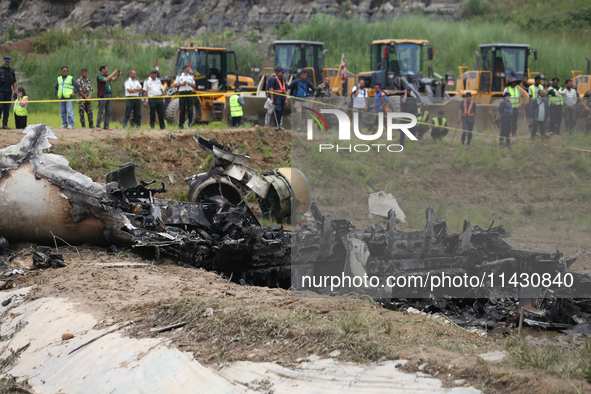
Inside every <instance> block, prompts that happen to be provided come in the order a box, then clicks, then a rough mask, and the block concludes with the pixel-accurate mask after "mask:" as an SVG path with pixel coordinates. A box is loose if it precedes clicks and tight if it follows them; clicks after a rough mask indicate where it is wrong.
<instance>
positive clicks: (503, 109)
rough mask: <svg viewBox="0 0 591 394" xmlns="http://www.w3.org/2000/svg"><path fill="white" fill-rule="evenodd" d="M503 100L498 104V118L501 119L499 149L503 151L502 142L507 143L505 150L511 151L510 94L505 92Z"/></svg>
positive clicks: (511, 112)
mask: <svg viewBox="0 0 591 394" xmlns="http://www.w3.org/2000/svg"><path fill="white" fill-rule="evenodd" d="M504 97H505V98H504V99H503V101H501V104H499V109H498V111H499V116H500V117H501V135H500V138H499V148H501V149H503V142H504V141H506V142H507V148H509V149H512V148H513V147H512V146H511V130H512V128H513V111H514V110H515V108H514V107H513V102H512V101H511V98H512V96H511V93H510V92H505V94H504Z"/></svg>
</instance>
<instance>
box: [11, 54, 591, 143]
mask: <svg viewBox="0 0 591 394" xmlns="http://www.w3.org/2000/svg"><path fill="white" fill-rule="evenodd" d="M98 71H99V72H98V74H97V76H96V97H97V98H98V99H99V100H98V113H97V116H96V123H95V122H94V114H93V110H92V105H91V101H90V100H91V99H92V98H93V96H94V88H93V84H92V82H91V80H90V79H89V78H88V74H89V71H88V70H87V69H86V68H83V69H81V70H80V77H79V78H78V79H74V77H72V76H71V75H70V74H69V68H68V67H66V66H64V67H62V69H61V75H60V76H59V77H58V78H57V80H56V82H55V86H54V91H55V92H54V93H55V96H56V98H57V99H58V100H60V102H59V107H60V114H61V118H62V126H61V127H62V128H68V129H72V128H74V127H75V120H74V108H73V106H74V101H73V100H70V99H77V102H78V113H79V118H80V125H81V127H82V128H85V127H86V120H88V126H89V127H90V128H94V127H95V124H96V130H101V125H102V129H104V130H110V129H111V128H110V127H109V125H110V121H111V99H112V94H113V91H112V83H114V82H116V81H118V79H119V77H120V76H121V70H119V69H116V70H114V71H113V72H109V66H108V65H106V64H102V65H101V66H100V67H99V70H98ZM284 75H285V70H284V69H283V68H281V67H277V68H276V69H275V74H274V75H272V76H271V77H270V78H268V80H267V85H266V91H267V92H268V94H267V102H266V103H265V108H266V109H267V113H266V116H265V127H269V126H270V124H271V120H274V121H275V122H274V123H275V129H276V130H283V126H282V125H283V112H284V108H285V105H286V103H287V98H288V97H291V98H292V100H293V109H294V114H295V117H294V124H295V126H297V128H298V130H302V128H303V127H304V126H305V124H304V122H305V120H304V117H303V115H302V109H303V108H305V106H306V101H307V100H309V99H313V98H314V97H317V98H326V97H331V96H332V94H333V87H332V86H331V85H330V82H331V80H330V78H329V77H326V78H325V79H324V80H323V81H322V82H321V83H320V84H318V86H314V84H313V83H312V81H310V80H309V79H308V75H307V73H306V72H303V73H301V75H300V76H299V78H294V79H293V81H292V82H291V83H290V84H288V83H287V82H286V81H285V78H284ZM520 82H521V81H520V80H518V79H516V78H513V79H511V80H509V81H508V86H507V87H506V88H505V90H504V92H503V97H504V99H503V100H502V101H501V103H500V104H499V106H498V110H497V112H496V117H497V124H498V125H499V128H500V135H499V147H500V148H503V147H504V146H507V147H508V148H511V147H512V145H511V137H512V136H513V137H515V136H516V134H517V123H518V119H519V114H520V111H521V110H522V107H523V101H522V100H521V99H520V97H521V93H520V89H519V88H518V87H517V85H518V84H519V83H520ZM559 82H560V81H559V79H558V78H553V79H552V83H551V84H550V85H549V86H548V88H547V90H546V89H545V87H544V85H543V84H542V80H541V78H540V76H536V77H535V80H534V84H533V85H531V86H529V88H528V93H529V97H530V99H531V105H530V107H529V113H528V114H527V115H528V116H527V118H528V119H529V127H530V130H531V140H532V143H533V142H534V141H535V139H536V136H537V135H538V133H539V135H540V139H541V141H542V142H546V141H548V135H549V134H554V135H561V124H562V120H563V119H564V125H565V131H566V133H567V134H570V133H572V132H573V131H574V126H575V123H576V105H577V104H578V101H579V95H578V93H577V91H576V89H575V88H574V87H573V81H572V80H570V79H568V80H566V83H565V87H564V88H561V87H560V86H559ZM172 86H174V87H176V88H177V89H178V95H179V98H178V100H179V108H180V111H179V112H180V113H179V128H183V127H184V124H185V121H186V122H187V124H189V125H190V124H192V122H193V120H194V119H193V115H194V114H193V97H192V96H191V94H192V93H193V91H194V89H195V87H196V86H195V80H194V77H193V73H192V70H191V66H190V65H189V64H186V65H184V67H183V72H182V73H181V74H179V75H178V76H177V77H176V79H175V81H174V85H172ZM372 88H373V90H374V93H375V96H374V98H373V100H374V101H373V104H374V105H373V110H374V112H375V113H376V114H377V113H382V114H383V113H385V112H388V104H389V98H388V96H387V95H386V94H385V93H384V92H383V90H382V86H381V85H379V84H376V85H375V86H372ZM394 93H395V94H400V95H402V97H401V110H402V112H405V113H411V114H414V115H415V116H416V117H417V121H418V124H417V125H416V126H415V127H413V128H412V129H411V131H412V132H413V134H414V135H415V136H416V137H417V138H418V139H424V138H425V135H426V134H427V133H428V132H429V130H430V131H431V137H432V138H433V139H434V140H440V139H442V138H444V137H445V136H446V135H447V134H448V132H449V130H450V128H451V127H450V126H449V124H448V122H447V119H446V118H445V112H444V111H443V110H439V111H438V113H437V116H434V117H432V118H430V116H429V115H430V114H429V110H428V108H427V106H426V104H425V103H422V102H421V100H420V98H417V97H414V96H413V95H412V89H411V87H410V86H407V87H406V89H405V90H404V91H398V92H394ZM164 94H165V93H164V86H163V85H162V82H161V81H160V78H159V71H158V69H157V68H154V69H152V70H151V71H150V77H149V78H147V79H146V80H145V81H144V82H143V83H141V82H140V81H138V79H137V72H136V71H135V70H131V71H130V72H129V78H128V79H127V80H126V81H125V97H126V106H125V115H124V118H123V127H124V128H125V127H127V124H128V123H129V124H130V125H131V126H134V127H140V126H141V105H142V104H143V105H144V107H148V106H149V108H150V116H149V124H150V127H151V128H154V127H155V125H156V122H158V125H159V126H160V128H161V129H164V128H165V119H164V108H165V99H164V98H163V97H162V96H164ZM349 96H350V97H351V105H350V106H349V114H350V116H351V118H353V116H354V113H355V112H358V113H361V112H367V111H368V107H369V94H368V91H367V89H366V86H365V80H363V79H360V80H359V83H358V84H357V85H356V86H353V87H352V89H351V90H350V92H349ZM587 96H588V95H585V98H584V99H583V100H581V101H582V103H581V104H582V105H583V107H584V108H585V110H586V111H587V119H586V131H587V132H589V131H591V97H587ZM28 100H29V97H28V96H27V94H26V92H25V90H24V89H23V88H22V87H18V88H17V80H16V75H15V72H14V70H13V69H12V68H10V57H9V56H4V59H3V64H2V67H0V101H2V102H4V103H3V104H0V116H1V117H2V128H4V129H8V128H9V126H8V118H9V113H10V107H11V102H12V103H13V104H14V105H13V112H14V119H15V127H16V128H17V129H21V128H24V127H26V125H27V105H28ZM228 103H229V107H230V115H231V118H232V127H238V126H239V125H240V123H241V119H242V115H243V109H242V107H243V106H244V99H243V98H242V96H241V95H239V94H234V95H232V96H231V97H229V99H228ZM477 107H478V106H477V104H476V102H475V101H474V100H473V98H472V96H471V94H470V93H469V92H468V93H466V94H465V96H464V100H462V102H461V103H460V106H459V111H458V125H459V124H460V123H461V125H462V130H463V132H462V135H461V138H460V142H461V144H462V145H467V146H470V143H471V141H472V136H473V130H474V124H475V119H476V111H477ZM358 116H360V115H358ZM156 118H157V119H156ZM379 121H380V119H379V117H378V116H376V117H375V126H374V131H375V129H377V127H378V125H379ZM404 143H405V135H404V133H402V132H401V133H400V144H401V145H404Z"/></svg>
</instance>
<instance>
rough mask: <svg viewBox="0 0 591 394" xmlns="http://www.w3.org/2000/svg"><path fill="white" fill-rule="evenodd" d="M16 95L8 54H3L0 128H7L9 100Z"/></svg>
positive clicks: (13, 74) (0, 69) (0, 85)
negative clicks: (0, 123) (0, 120)
mask: <svg viewBox="0 0 591 394" xmlns="http://www.w3.org/2000/svg"><path fill="white" fill-rule="evenodd" d="M16 96H17V90H16V75H15V73H14V70H13V69H12V68H10V56H4V61H3V63H2V67H0V102H3V103H2V104H0V117H2V128H3V129H8V128H9V127H8V116H9V115H10V102H11V101H12V100H15V99H16Z"/></svg>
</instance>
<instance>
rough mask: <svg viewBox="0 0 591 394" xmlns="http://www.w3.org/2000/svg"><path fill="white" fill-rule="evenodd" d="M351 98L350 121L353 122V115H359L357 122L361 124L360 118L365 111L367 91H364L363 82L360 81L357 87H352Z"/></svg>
mask: <svg viewBox="0 0 591 394" xmlns="http://www.w3.org/2000/svg"><path fill="white" fill-rule="evenodd" d="M351 97H352V98H353V110H352V111H351V114H350V116H351V121H353V113H354V112H357V113H358V114H359V115H358V116H359V121H360V122H361V116H362V115H363V111H367V97H368V95H367V90H365V80H363V79H360V80H359V84H358V85H357V86H353V90H352V91H351Z"/></svg>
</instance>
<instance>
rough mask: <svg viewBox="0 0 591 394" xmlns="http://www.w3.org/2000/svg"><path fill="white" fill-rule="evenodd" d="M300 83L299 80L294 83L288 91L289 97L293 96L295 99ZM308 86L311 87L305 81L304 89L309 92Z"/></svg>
mask: <svg viewBox="0 0 591 394" xmlns="http://www.w3.org/2000/svg"><path fill="white" fill-rule="evenodd" d="M301 81H302V80H301V79H298V80H297V81H296V83H295V85H293V88H291V89H290V91H289V95H290V96H294V97H295V95H296V93H297V91H298V87H299V85H300V82H301ZM310 85H312V83H311V82H310V81H308V80H307V79H306V87H307V88H308V91H309V90H310Z"/></svg>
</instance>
